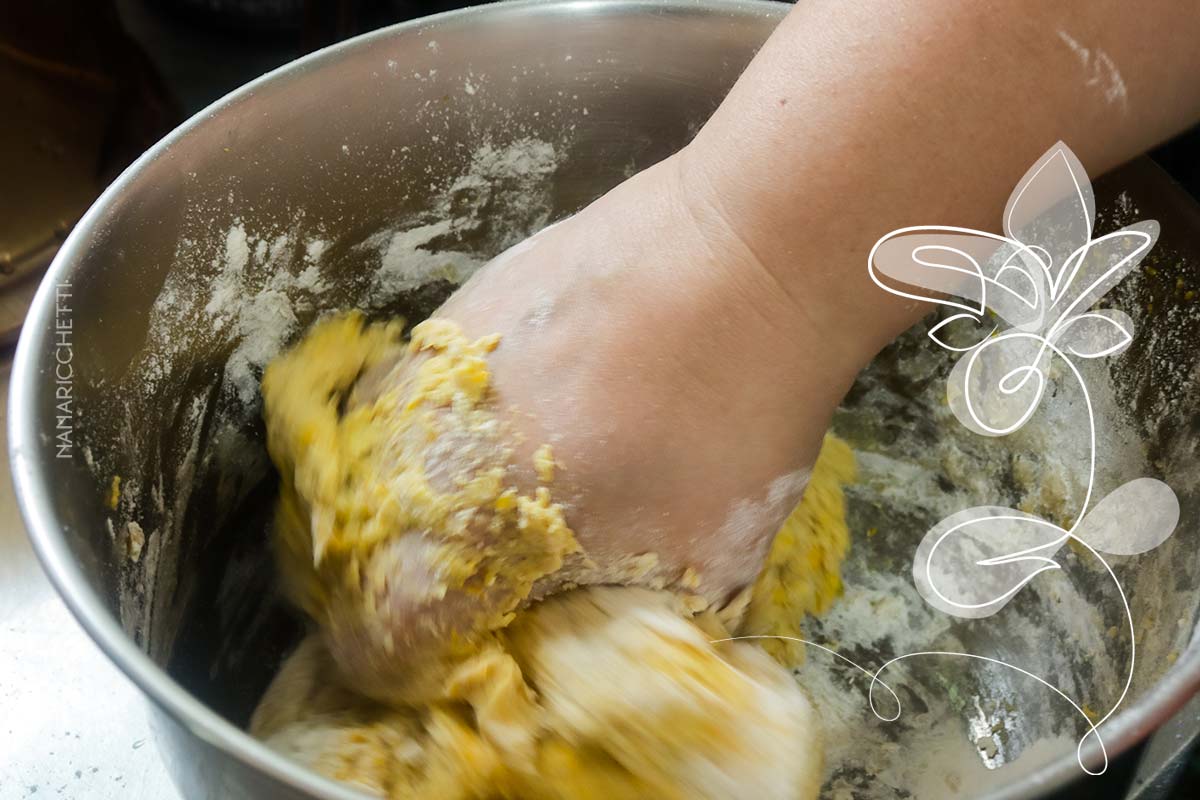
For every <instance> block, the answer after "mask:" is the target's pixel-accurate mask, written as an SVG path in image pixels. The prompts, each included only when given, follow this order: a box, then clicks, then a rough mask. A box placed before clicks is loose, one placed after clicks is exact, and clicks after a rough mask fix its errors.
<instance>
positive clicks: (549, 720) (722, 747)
mask: <svg viewBox="0 0 1200 800" xmlns="http://www.w3.org/2000/svg"><path fill="white" fill-rule="evenodd" d="M401 331H402V325H401V323H399V322H393V323H388V324H368V323H366V322H365V320H364V319H363V318H362V317H361V316H360V315H358V314H348V315H344V316H341V317H336V318H333V319H330V320H327V321H324V322H322V323H319V324H318V325H316V326H314V328H313V329H312V330H311V331H310V332H309V333H308V335H307V336H306V337H305V339H304V340H303V341H302V342H301V343H300V344H299V345H297V347H295V348H293V349H292V350H291V351H289V352H288V353H285V354H284V355H282V356H281V357H280V358H279V359H277V360H276V361H275V362H274V363H273V364H272V365H271V366H270V367H269V368H268V370H267V374H266V375H265V377H264V380H263V397H264V408H265V415H266V421H267V430H268V445H269V448H270V452H271V456H272V459H273V460H274V461H275V463H276V465H277V467H278V468H279V472H280V476H281V487H280V500H279V506H278V510H277V514H276V524H275V536H274V541H275V546H276V550H277V555H278V561H279V564H280V567H281V574H282V576H283V580H284V581H285V585H286V588H287V590H288V592H289V595H290V596H291V597H292V598H293V600H294V601H295V602H296V603H297V604H298V605H299V606H300V607H301V608H302V609H303V610H304V611H305V612H306V613H307V614H308V615H309V616H311V617H312V618H313V620H314V621H315V622H316V624H317V628H318V631H319V632H318V633H315V634H313V635H312V636H310V637H309V638H308V639H307V640H306V641H305V642H304V643H303V644H302V645H301V646H300V647H299V648H298V649H297V651H296V652H295V653H294V654H293V655H292V656H291V657H290V658H289V659H288V661H287V662H286V663H285V665H284V667H283V668H282V669H281V671H280V673H279V675H278V676H277V677H276V679H275V681H274V682H273V683H272V685H271V687H270V688H269V689H268V691H267V693H266V695H265V696H264V697H263V699H262V701H261V702H260V705H259V708H258V709H257V711H256V712H255V715H254V718H253V720H252V722H251V732H252V733H253V734H254V735H255V736H257V737H259V738H261V739H264V740H265V741H266V742H267V743H268V744H269V745H270V746H272V747H274V748H275V749H277V750H279V751H281V752H284V753H286V754H288V755H290V756H292V757H294V758H296V759H297V760H299V761H301V762H303V763H306V764H308V765H309V766H311V767H313V768H315V769H316V770H318V771H319V772H322V773H324V774H326V775H328V776H330V777H333V778H335V779H338V780H342V781H346V782H349V783H353V784H357V785H359V786H361V787H363V788H366V789H368V790H370V791H372V792H375V793H377V794H380V795H383V796H386V797H389V798H410V797H412V798H415V797H439V798H442V797H444V798H493V797H514V798H534V799H536V798H593V797H594V798H625V797H628V798H640V797H659V798H734V797H748V798H749V797H754V798H797V799H799V798H812V797H815V796H816V794H817V791H818V789H819V785H820V775H821V743H820V733H819V723H818V720H817V719H816V717H815V715H814V713H813V711H812V709H811V707H810V705H809V702H808V700H807V698H806V696H805V695H804V693H803V692H802V691H801V689H800V688H799V686H798V685H797V684H796V682H795V680H794V678H793V677H792V676H791V674H790V673H789V671H788V670H787V669H786V668H785V667H784V666H782V664H788V663H794V662H795V661H796V660H797V659H798V658H799V657H800V656H801V653H800V651H799V649H798V647H797V646H796V645H795V644H794V643H789V642H787V641H786V640H764V641H763V642H762V643H763V644H764V645H765V646H766V647H765V649H766V650H768V651H769V652H770V655H768V653H767V652H764V648H760V647H759V646H757V644H751V643H749V642H745V641H739V642H720V643H718V642H714V640H717V639H723V638H725V637H728V636H730V635H733V634H737V635H773V636H784V637H787V636H798V635H799V625H800V622H801V620H802V619H803V617H804V615H806V614H810V613H820V612H821V611H823V610H824V609H825V607H826V606H827V605H828V604H829V603H830V602H831V601H832V600H833V598H834V597H835V596H836V595H837V594H838V593H839V591H840V581H839V576H838V569H839V565H840V562H841V559H842V557H843V555H844V553H845V549H846V546H847V539H848V535H847V530H846V526H845V520H844V498H843V495H842V486H843V484H844V483H846V482H847V481H849V480H851V479H852V478H853V473H854V466H853V457H852V455H851V453H850V451H849V448H848V447H846V445H845V444H844V443H842V442H841V441H839V440H837V439H835V438H833V437H832V436H830V437H827V438H826V442H825V446H824V447H823V448H822V451H821V454H820V456H819V458H818V461H817V464H816V466H815V468H814V471H813V477H812V479H811V480H810V483H809V486H808V488H807V490H806V492H805V496H804V499H803V500H802V502H801V503H800V505H799V506H798V507H797V509H796V510H795V512H793V514H792V515H791V517H789V519H788V521H787V522H786V523H785V525H784V527H783V528H782V530H781V531H780V533H779V535H778V536H777V537H776V540H775V543H774V545H773V547H772V550H771V552H770V555H769V557H768V561H767V564H766V566H765V567H764V570H763V572H762V574H761V575H760V577H759V579H758V581H757V583H756V584H755V586H754V587H753V590H752V591H751V592H749V593H748V594H746V596H744V597H743V598H742V602H740V603H737V604H734V605H732V606H731V607H729V608H725V609H721V610H718V609H714V608H711V607H708V606H707V604H706V603H705V602H704V601H703V599H702V598H697V597H696V596H695V595H694V594H692V593H691V592H690V591H689V587H690V586H692V585H693V584H694V576H689V575H682V576H679V580H678V581H677V582H674V583H673V584H671V585H669V586H665V587H664V588H663V589H661V590H655V589H649V588H642V587H635V586H593V587H590V588H577V589H571V590H569V591H563V592H561V593H558V594H555V595H554V596H553V597H551V598H550V599H548V600H543V601H540V602H536V603H533V602H531V599H532V598H535V597H537V596H539V595H540V594H541V593H542V592H541V591H540V590H539V588H538V587H545V586H547V585H549V586H553V587H556V588H562V587H563V586H564V585H565V586H570V585H573V584H575V583H587V582H589V581H588V580H586V579H585V580H578V579H579V578H580V577H581V576H584V577H586V576H587V575H588V573H589V570H591V569H593V568H594V565H591V564H590V563H589V561H588V559H587V555H586V553H583V552H582V551H581V549H580V547H579V545H578V543H577V542H576V540H575V537H574V535H573V533H572V531H571V529H570V527H569V526H568V525H567V523H566V521H565V519H564V517H563V513H562V509H561V508H560V507H559V506H558V505H557V504H556V503H555V502H554V499H553V477H554V475H553V473H554V462H553V455H552V452H551V451H550V449H549V448H547V447H539V448H538V449H537V450H536V452H535V454H534V462H535V463H534V465H533V466H534V474H536V475H537V476H538V479H539V485H538V486H537V487H535V489H534V490H533V491H532V492H529V493H523V492H520V491H518V490H517V489H516V488H515V487H514V486H512V485H510V482H509V481H510V474H509V470H508V464H509V462H510V460H511V458H512V457H513V450H514V448H513V446H512V441H511V436H510V434H509V433H508V431H507V430H506V428H505V425H504V424H503V422H502V420H500V419H499V418H498V417H497V415H496V414H495V412H494V410H493V408H492V407H491V405H490V404H489V402H488V392H489V381H490V378H489V374H488V370H487V354H488V352H490V351H491V349H493V348H494V347H495V346H496V344H497V342H498V339H497V338H496V337H487V338H483V339H479V340H475V341H469V340H468V339H466V338H465V337H464V336H463V335H462V333H461V332H460V331H459V329H458V328H457V326H455V325H454V324H453V323H452V322H449V321H446V320H438V319H434V320H428V321H426V322H424V323H422V324H420V325H418V326H416V327H415V328H414V329H413V331H412V335H411V339H410V341H409V342H407V343H406V342H404V341H403V339H402V337H401ZM393 362H395V363H398V365H399V366H398V367H397V368H396V369H395V370H394V371H392V372H391V373H389V378H388V379H387V380H385V381H384V382H383V385H382V388H380V387H378V386H377V387H375V389H374V390H373V391H368V390H364V389H363V387H362V386H360V385H359V384H360V380H361V378H362V376H363V375H365V374H370V373H371V371H372V370H373V369H376V368H378V367H379V365H382V364H388V363H393ZM438 443H440V444H441V445H442V446H444V447H446V448H447V454H449V455H450V456H451V457H450V458H448V459H446V460H444V461H443V460H439V459H438V458H431V456H430V453H431V450H436V449H437V447H438ZM450 464H452V465H453V468H450V466H448V465H450ZM646 555H647V557H648V558H650V559H651V560H652V556H653V554H646ZM398 576H399V577H398ZM431 576H432V577H431ZM397 592H400V593H402V594H403V597H402V598H401V600H400V602H399V604H397V601H396V599H395V595H396V593H397ZM447 599H450V600H451V601H454V600H455V599H458V600H461V602H457V603H456V602H449V603H447V602H446V601H447ZM481 600H486V602H481ZM423 603H427V604H428V607H429V608H431V609H436V608H444V607H449V608H451V609H454V611H455V614H454V615H453V616H446V617H443V618H439V617H438V616H437V614H433V615H431V620H430V622H429V625H431V626H432V630H430V629H429V628H423V629H420V630H418V631H415V632H412V633H411V636H412V639H411V640H408V639H406V638H405V637H406V635H408V634H406V633H405V630H406V629H405V628H404V626H403V625H397V624H396V622H397V620H396V619H395V618H394V617H393V615H394V614H398V613H402V611H411V610H412V609H413V608H420V607H421V606H422V604H423ZM397 608H399V609H401V610H402V611H397V610H396V609H397ZM731 631H732V633H731ZM359 641H383V642H384V647H383V648H382V649H381V650H380V649H378V648H376V649H374V650H372V648H362V650H363V651H365V654H364V655H363V656H362V657H361V660H359V661H358V662H356V663H354V664H353V665H352V666H353V674H354V677H355V680H354V683H353V685H350V683H349V682H348V681H347V680H346V678H345V677H344V671H343V669H342V668H341V667H344V666H345V662H344V660H343V661H339V660H337V659H335V658H334V657H333V656H332V655H331V649H332V650H336V651H338V652H341V653H343V654H345V653H346V652H351V653H357V652H359V650H358V649H356V648H355V647H354V645H355V643H356V642H359ZM431 641H432V642H436V646H429V643H430V642H431ZM418 642H419V643H420V647H419V648H416V651H417V652H419V653H420V656H419V657H414V656H413V652H414V649H410V648H409V645H412V644H414V643H418ZM339 648H340V649H339ZM401 654H403V658H402V659H401V658H400V656H401ZM771 656H774V658H772V657H771ZM342 658H343V659H344V658H345V655H343V656H342ZM401 662H402V663H403V670H402V673H401V674H399V675H397V671H396V667H395V665H396V664H397V663H401Z"/></svg>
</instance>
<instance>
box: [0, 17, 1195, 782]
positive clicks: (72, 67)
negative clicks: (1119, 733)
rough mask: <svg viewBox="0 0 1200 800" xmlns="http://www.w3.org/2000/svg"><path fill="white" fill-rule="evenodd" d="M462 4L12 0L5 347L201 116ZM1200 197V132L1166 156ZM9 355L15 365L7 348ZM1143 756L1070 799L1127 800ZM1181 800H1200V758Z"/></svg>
mask: <svg viewBox="0 0 1200 800" xmlns="http://www.w3.org/2000/svg"><path fill="white" fill-rule="evenodd" d="M462 5H470V3H466V2H454V1H453V0H40V2H30V3H24V2H18V1H17V0H0V100H2V101H3V105H2V106H0V107H2V108H4V109H5V121H4V124H2V125H0V348H11V345H12V344H13V342H15V338H16V334H17V332H18V331H19V328H20V323H21V320H22V318H23V316H24V311H25V307H26V305H27V303H28V299H29V297H30V296H31V294H32V290H33V288H35V287H36V285H37V282H38V279H39V277H40V275H41V272H42V271H43V270H44V269H45V267H46V265H47V264H48V263H49V261H50V259H51V258H52V257H53V254H54V252H55V251H56V249H57V246H58V244H59V243H60V242H61V241H62V239H63V238H64V237H65V236H66V234H67V233H68V232H69V231H70V228H71V226H72V225H73V224H74V222H75V221H76V220H77V219H78V218H79V216H80V215H81V214H82V213H83V211H84V210H86V208H87V206H88V205H89V204H90V203H91V201H92V200H93V199H94V198H95V197H96V196H97V195H98V194H99V192H100V191H101V190H102V189H103V187H104V186H105V185H107V183H108V182H109V181H111V180H112V179H113V178H114V177H116V176H117V175H118V174H119V173H120V171H121V170H122V169H124V168H125V167H126V166H127V165H128V164H129V163H130V162H131V161H132V160H133V159H134V158H136V157H137V156H138V155H139V154H140V153H141V152H142V151H144V150H145V149H146V148H147V147H149V146H150V145H152V144H153V143H154V142H155V141H157V140H158V139H159V138H161V137H162V136H163V135H164V134H165V133H167V132H168V131H169V130H171V129H172V128H174V127H175V126H176V125H178V124H179V123H180V122H182V121H183V120H184V119H186V118H187V117H188V116H190V115H191V114H193V113H195V112H197V111H199V110H200V109H202V108H204V107H205V106H207V105H208V104H209V103H211V102H212V101H214V100H216V99H217V98H219V97H221V96H222V95H224V94H226V93H228V92H230V91H232V90H233V89H236V88H237V87H238V86H240V85H242V84H243V83H245V82H247V81H249V80H251V79H253V78H255V77H257V76H258V75H261V74H262V73H264V72H266V71H268V70H271V69H273V68H275V67H277V66H279V65H281V64H285V63H287V62H288V61H291V60H292V59H294V58H297V57H299V56H301V55H304V54H305V53H308V52H311V51H313V50H316V49H318V48H320V47H323V46H326V45H328V44H332V43H334V42H337V41H340V40H342V39H345V38H348V37H350V36H353V35H355V34H358V33H362V32H364V31H368V30H372V29H374V28H378V27H381V26H384V25H388V24H391V23H393V22H398V21H401V20H406V19H411V18H414V17H420V16H425V15H428V14H433V13H437V12H439V11H445V10H448V9H451V8H456V7H459V6H462ZM1151 155H1152V157H1153V158H1154V159H1155V160H1156V161H1158V163H1159V164H1160V165H1162V166H1163V167H1164V168H1165V169H1166V170H1167V171H1168V172H1169V173H1170V174H1171V175H1172V176H1173V177H1174V178H1175V179H1176V180H1177V181H1179V182H1180V183H1181V184H1182V185H1183V186H1184V187H1185V188H1187V189H1188V191H1189V192H1191V194H1192V195H1193V196H1195V197H1200V157H1198V156H1200V131H1198V130H1193V131H1190V132H1188V133H1187V134H1184V135H1183V136H1180V137H1177V138H1176V139H1175V140H1173V141H1172V142H1169V143H1167V144H1166V145H1164V146H1163V147H1160V148H1158V149H1157V150H1155V151H1154V152H1153V153H1152V154H1151ZM3 357H4V358H8V357H10V354H9V353H4V355H3ZM1137 755H1138V753H1133V754H1130V755H1129V756H1126V757H1124V758H1122V759H1120V760H1118V761H1117V762H1115V763H1114V764H1113V766H1112V767H1111V768H1110V771H1109V773H1108V775H1106V776H1105V777H1104V778H1102V779H1098V780H1096V779H1094V780H1091V781H1085V782H1083V783H1081V784H1079V785H1078V786H1077V787H1075V788H1074V789H1072V790H1071V791H1068V792H1066V793H1064V794H1062V795H1060V797H1059V800H1068V799H1070V800H1075V798H1097V799H1098V800H1105V799H1107V798H1114V799H1115V798H1123V797H1125V792H1126V784H1127V783H1128V781H1129V780H1130V776H1131V774H1132V769H1133V766H1134V765H1135V759H1136V757H1137ZM1169 796H1170V797H1171V798H1173V799H1174V800H1184V799H1185V798H1195V797H1200V761H1198V760H1197V759H1196V758H1195V757H1193V758H1192V760H1191V763H1190V764H1188V765H1187V767H1185V769H1184V770H1183V772H1182V774H1181V776H1180V780H1179V782H1178V783H1177V785H1176V787H1175V790H1174V791H1173V792H1172V793H1171V794H1170V795H1169Z"/></svg>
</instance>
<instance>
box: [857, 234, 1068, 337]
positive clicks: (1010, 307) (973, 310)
mask: <svg viewBox="0 0 1200 800" xmlns="http://www.w3.org/2000/svg"><path fill="white" fill-rule="evenodd" d="M867 270H868V272H869V274H870V276H871V280H873V281H874V282H875V284H876V285H877V286H879V287H880V288H882V289H883V290H885V291H887V292H890V293H892V294H894V295H898V296H900V297H905V298H908V299H911V300H923V301H925V302H929V303H936V304H938V305H942V306H946V307H948V308H953V309H957V310H958V311H962V312H966V313H969V314H974V315H976V316H982V315H983V313H984V311H985V310H986V309H991V310H992V311H993V312H995V313H996V315H997V316H999V317H1001V318H1002V319H1003V320H1004V321H1005V322H1007V323H1008V324H1009V325H1012V326H1015V327H1030V326H1032V327H1040V326H1041V324H1042V321H1043V319H1044V317H1045V313H1046V311H1047V309H1048V308H1049V305H1050V303H1049V297H1050V291H1049V283H1048V282H1047V280H1046V278H1045V269H1044V265H1043V262H1042V259H1041V258H1040V257H1039V256H1038V255H1037V254H1036V253H1035V252H1033V251H1032V250H1030V249H1029V248H1027V247H1025V246H1024V245H1022V244H1021V243H1020V242H1014V241H1010V240H1008V239H1006V238H1004V237H1003V236H997V235H996V234H994V233H986V232H984V231H974V230H971V229H970V228H955V227H950V226H940V225H929V226H918V227H911V228H901V229H899V230H896V231H892V232H891V233H889V234H888V235H887V236H884V237H883V238H882V239H880V240H879V241H877V242H876V243H875V246H874V247H873V248H872V249H871V254H870V256H869V258H868V262H867Z"/></svg>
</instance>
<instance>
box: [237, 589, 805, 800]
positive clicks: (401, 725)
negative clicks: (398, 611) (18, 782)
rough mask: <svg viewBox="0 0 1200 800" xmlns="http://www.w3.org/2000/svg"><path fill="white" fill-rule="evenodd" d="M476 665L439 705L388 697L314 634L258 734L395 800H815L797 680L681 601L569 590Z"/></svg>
mask: <svg viewBox="0 0 1200 800" xmlns="http://www.w3.org/2000/svg"><path fill="white" fill-rule="evenodd" d="M502 638H503V639H504V643H503V645H502V646H501V647H499V648H496V649H490V648H489V649H486V650H484V651H483V652H481V653H479V654H478V655H476V656H474V657H472V658H470V659H468V660H467V661H466V662H464V663H463V664H462V665H461V666H460V667H459V668H458V669H457V670H456V671H455V673H454V674H453V675H451V676H450V678H449V680H448V681H447V695H446V698H445V699H444V700H442V701H438V702H434V703H431V704H430V705H428V706H425V707H423V708H392V709H386V710H385V709H381V708H380V707H378V706H375V705H372V704H370V703H368V702H365V701H363V700H361V699H359V698H356V697H355V696H354V695H353V694H351V693H350V692H347V691H345V690H344V689H341V688H340V684H339V680H338V677H337V671H336V668H335V667H334V665H333V664H332V662H331V661H330V659H329V658H328V654H327V653H326V652H325V651H324V648H323V646H322V644H321V643H320V641H319V639H317V638H316V637H313V638H310V639H309V640H307V641H306V642H305V643H304V644H303V645H302V646H301V648H300V650H299V651H297V653H296V654H295V655H294V656H293V657H292V658H291V659H290V660H289V661H288V663H287V665H286V666H285V667H284V669H283V671H281V672H280V674H279V676H278V677H277V678H276V680H275V682H274V683H273V684H272V686H271V688H270V689H269V690H268V692H267V694H266V696H265V697H264V698H263V701H262V704H261V705H260V707H259V709H258V711H257V712H256V714H255V717H254V720H253V722H252V723H251V730H252V732H253V733H254V735H256V736H259V737H262V738H265V739H266V741H267V743H268V744H270V745H271V746H272V747H274V748H276V749H277V750H279V751H280V752H283V753H285V754H287V755H289V756H292V757H293V758H296V759H297V760H299V761H301V762H304V763H307V764H309V765H311V766H313V767H315V768H316V769H317V770H318V771H320V772H323V773H325V774H327V775H330V776H331V777H334V778H338V779H340V780H345V781H348V782H350V783H354V784H357V785H359V786H362V787H363V788H365V789H368V790H370V791H374V792H376V793H379V794H383V795H385V796H389V797H395V798H408V797H414V798H426V797H429V798H433V797H436V798H448V799H449V798H493V797H516V798H530V799H531V800H540V799H541V798H597V800H600V798H604V799H605V800H610V799H611V800H621V799H622V798H630V800H633V798H651V797H652V798H665V799H670V798H679V799H680V800H684V798H741V797H745V798H764V799H767V798H780V800H784V799H788V800H790V799H791V798H811V797H815V796H816V793H817V790H818V788H819V782H820V778H819V776H820V774H821V763H820V759H821V756H820V753H821V748H820V737H819V733H818V722H817V720H816V718H815V716H814V714H813V712H812V709H811V707H810V706H809V703H808V701H807V699H806V698H805V697H804V695H803V693H802V692H801V691H800V689H799V687H798V686H797V685H796V683H795V681H794V679H793V678H792V677H791V675H790V674H789V673H788V672H787V671H786V670H784V669H782V668H781V667H779V666H778V665H777V664H775V663H774V662H773V661H772V660H771V659H770V657H769V656H767V655H766V654H765V653H763V652H762V651H761V650H759V649H758V648H756V647H754V646H753V645H750V644H747V643H744V642H731V643H726V644H720V645H713V644H710V642H709V638H710V637H709V634H708V633H706V632H705V631H704V630H702V629H701V627H700V626H698V625H696V624H694V623H692V622H689V621H687V620H685V619H683V617H682V616H681V609H680V608H679V607H678V606H677V604H676V602H675V600H674V598H673V597H672V596H671V595H669V594H666V593H662V592H654V591H651V590H648V589H639V588H629V587H624V588H619V587H597V588H590V589H578V590H574V591H571V592H567V593H565V594H563V595H560V596H557V597H555V598H552V599H550V600H547V601H544V602H542V603H539V604H538V605H536V606H534V607H532V608H531V609H530V610H528V611H526V612H524V613H522V614H521V615H520V616H519V617H518V619H517V620H516V621H515V622H514V623H513V624H512V625H511V626H510V627H509V628H508V629H507V630H506V631H505V633H504V635H503V637H502Z"/></svg>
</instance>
